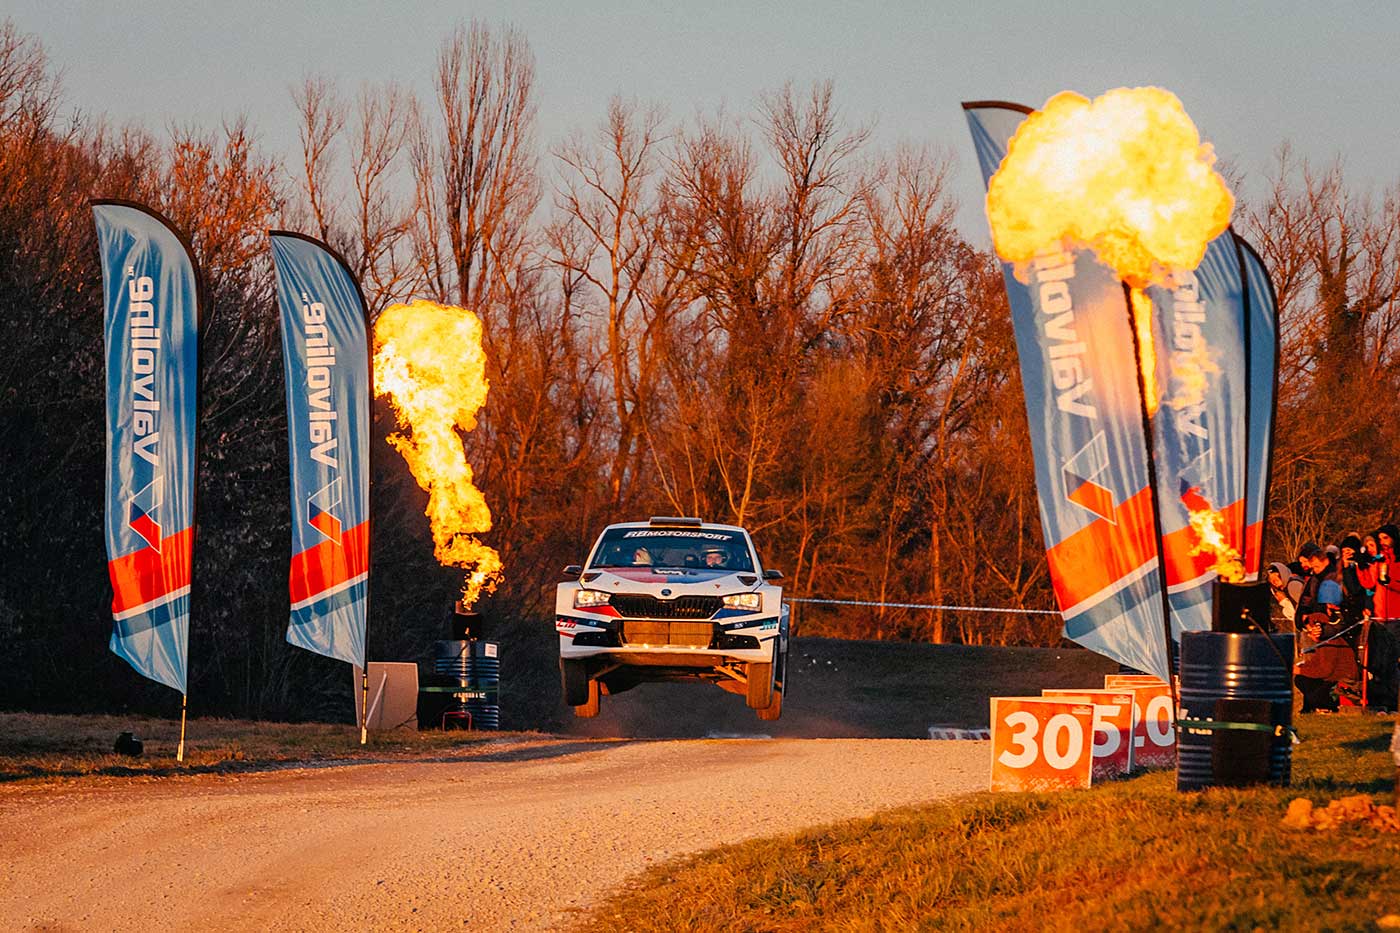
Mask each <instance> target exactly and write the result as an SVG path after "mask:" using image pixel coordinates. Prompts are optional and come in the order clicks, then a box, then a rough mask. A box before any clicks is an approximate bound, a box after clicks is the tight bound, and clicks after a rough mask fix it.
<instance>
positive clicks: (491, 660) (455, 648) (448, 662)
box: [420, 639, 501, 729]
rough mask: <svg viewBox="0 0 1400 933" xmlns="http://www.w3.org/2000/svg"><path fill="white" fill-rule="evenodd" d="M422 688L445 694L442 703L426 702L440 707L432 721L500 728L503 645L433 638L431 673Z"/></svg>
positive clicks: (437, 725) (429, 692) (480, 727)
mask: <svg viewBox="0 0 1400 933" xmlns="http://www.w3.org/2000/svg"><path fill="white" fill-rule="evenodd" d="M420 692H421V693H423V694H445V695H446V696H445V698H444V699H446V702H445V703H443V704H432V703H428V704H427V705H428V706H430V707H435V712H436V711H437V710H440V711H441V712H440V714H439V717H438V721H437V722H431V723H429V725H432V726H434V727H438V728H442V727H447V726H455V727H457V728H466V729H499V728H501V658H500V646H499V645H498V644H496V643H495V642H491V641H479V640H475V639H473V640H471V641H439V642H434V643H433V656H432V673H431V675H430V676H429V677H428V683H427V684H426V685H425V686H424V687H422V688H421V690H420ZM422 705H423V704H421V703H420V706H422ZM421 721H422V720H421V717H420V722H421Z"/></svg>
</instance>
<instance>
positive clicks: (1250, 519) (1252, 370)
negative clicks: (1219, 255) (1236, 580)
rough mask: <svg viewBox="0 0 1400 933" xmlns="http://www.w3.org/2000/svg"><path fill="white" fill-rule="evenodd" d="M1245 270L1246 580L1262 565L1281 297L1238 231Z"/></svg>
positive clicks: (1255, 575)
mask: <svg viewBox="0 0 1400 933" xmlns="http://www.w3.org/2000/svg"><path fill="white" fill-rule="evenodd" d="M1235 244H1236V246H1237V247H1238V248H1239V254H1240V265H1241V268H1242V269H1243V270H1244V284H1245V307H1246V317H1245V333H1246V334H1247V335H1248V344H1249V414H1248V430H1247V434H1248V438H1249V440H1248V445H1247V453H1246V455H1245V460H1246V466H1245V504H1244V515H1245V548H1244V573H1245V579H1246V580H1257V579H1258V578H1259V574H1260V571H1261V569H1262V566H1263V548H1264V512H1265V509H1266V508H1267V506H1268V501H1269V476H1270V474H1271V473H1272V471H1273V453H1274V412H1275V410H1276V395H1277V392H1278V299H1277V298H1276V297H1275V296H1274V283H1273V280H1272V279H1271V278H1270V277H1269V270H1268V269H1267V268H1265V267H1264V260H1262V259H1261V258H1259V254H1258V253H1257V252H1255V250H1254V247H1252V246H1250V245H1249V243H1247V242H1246V241H1245V240H1244V238H1243V237H1240V236H1238V235H1237V236H1236V237H1235Z"/></svg>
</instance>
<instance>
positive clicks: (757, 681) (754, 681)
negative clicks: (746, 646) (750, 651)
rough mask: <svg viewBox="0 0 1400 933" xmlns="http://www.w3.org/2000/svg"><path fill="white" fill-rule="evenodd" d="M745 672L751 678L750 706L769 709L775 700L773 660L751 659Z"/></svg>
mask: <svg viewBox="0 0 1400 933" xmlns="http://www.w3.org/2000/svg"><path fill="white" fill-rule="evenodd" d="M744 674H745V676H746V677H748V680H749V689H748V704H749V708H750V709H767V708H768V705H769V704H770V703H772V702H773V662H771V661H764V662H762V663H759V662H756V661H751V662H749V663H748V664H747V665H746V670H745V672H744Z"/></svg>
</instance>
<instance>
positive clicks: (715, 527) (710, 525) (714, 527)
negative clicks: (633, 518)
mask: <svg viewBox="0 0 1400 933" xmlns="http://www.w3.org/2000/svg"><path fill="white" fill-rule="evenodd" d="M695 527H696V526H694V525H653V524H652V523H651V522H617V523H615V524H612V525H609V526H608V527H606V528H604V529H603V531H604V532H608V531H611V530H613V529H614V528H654V529H656V530H658V531H665V530H668V529H669V530H672V531H685V530H686V529H687V528H689V529H691V530H694V528H695ZM699 527H700V528H701V529H702V530H711V531H737V532H739V533H740V534H748V532H747V531H745V530H744V529H743V528H740V527H739V526H738V525H719V524H716V523H714V522H701V523H700V525H699Z"/></svg>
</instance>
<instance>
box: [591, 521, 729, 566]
mask: <svg viewBox="0 0 1400 933" xmlns="http://www.w3.org/2000/svg"><path fill="white" fill-rule="evenodd" d="M589 567H593V568H602V567H667V568H685V569H689V570H728V571H745V572H748V573H752V572H753V559H752V558H751V557H750V556H749V547H748V542H747V541H746V540H745V539H744V536H743V535H741V534H739V533H738V532H733V531H712V530H709V529H699V528H696V529H694V530H691V529H678V528H611V529H609V530H607V531H605V532H603V539H602V540H601V541H599V542H598V548H597V550H596V551H595V552H594V556H593V562H592V563H591V564H589Z"/></svg>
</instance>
